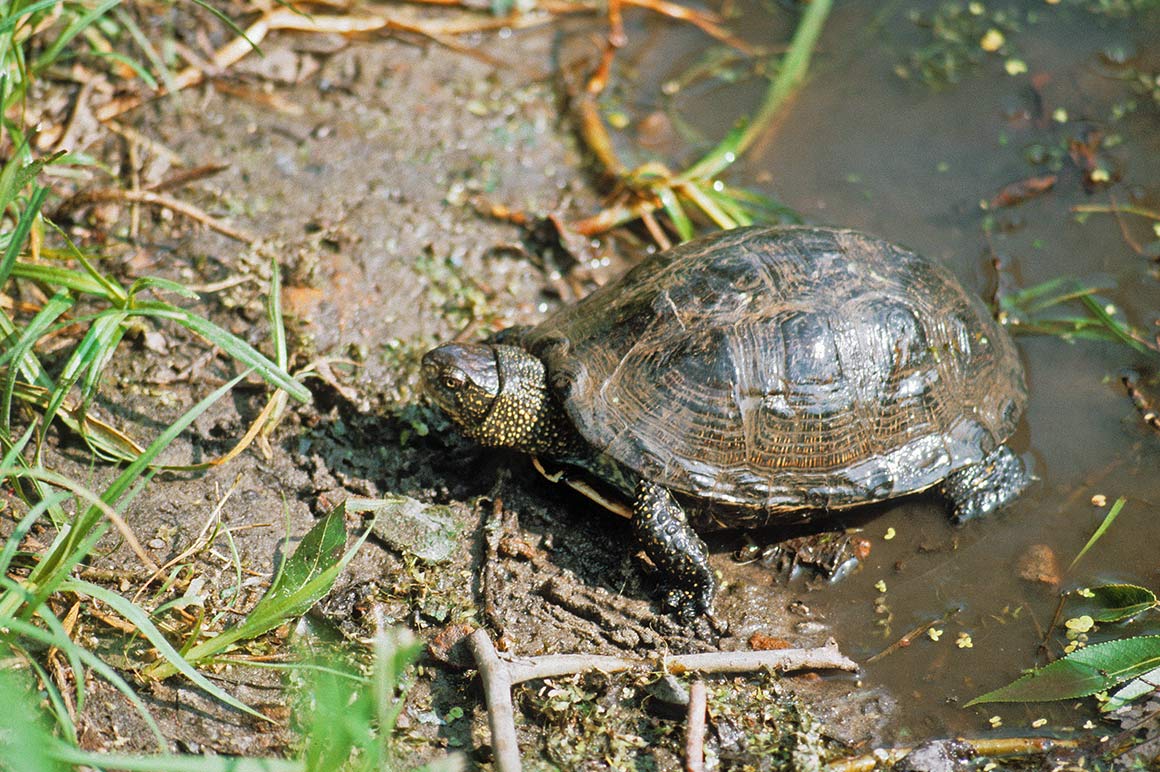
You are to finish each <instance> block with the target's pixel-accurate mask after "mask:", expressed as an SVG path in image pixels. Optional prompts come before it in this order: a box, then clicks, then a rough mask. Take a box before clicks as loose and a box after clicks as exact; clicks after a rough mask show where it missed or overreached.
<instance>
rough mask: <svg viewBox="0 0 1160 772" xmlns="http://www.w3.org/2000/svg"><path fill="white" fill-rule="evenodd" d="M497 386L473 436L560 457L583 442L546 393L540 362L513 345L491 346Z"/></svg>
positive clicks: (544, 376) (502, 445) (494, 443)
mask: <svg viewBox="0 0 1160 772" xmlns="http://www.w3.org/2000/svg"><path fill="white" fill-rule="evenodd" d="M492 350H493V351H494V353H495V359H496V366H497V368H498V370H499V373H500V383H501V388H500V391H499V394H497V395H496V397H495V399H494V402H493V403H492V406H491V410H490V411H489V412H488V414H487V416H486V417H485V418H484V419H483V421H481V422H480V423H479V425H478V427H476V428H475V429H473V430H472V431H471V436H472V437H473V439H475V440H477V441H479V442H482V443H484V444H485V445H492V446H497V447H505V448H518V449H519V450H523V451H526V452H528V453H534V454H537V455H545V456H552V457H560V456H563V455H567V454H569V453H571V452H573V451H575V450H578V449H579V448H580V447H581V446H582V445H583V442H582V441H581V440H580V438H579V436H578V435H577V434H576V432H575V430H574V429H573V428H572V426H571V424H570V423H569V422H568V420H567V417H566V416H565V415H564V411H563V410H562V409H561V408H559V407H558V406H557V405H555V400H554V399H553V398H552V396H551V395H550V394H549V393H548V385H547V376H546V374H545V372H544V364H543V362H541V361H540V360H539V359H536V358H535V357H533V356H531V355H529V354H528V353H527V352H526V351H524V350H523V349H520V348H516V347H515V346H504V345H494V346H492Z"/></svg>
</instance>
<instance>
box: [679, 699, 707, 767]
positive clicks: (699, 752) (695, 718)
mask: <svg viewBox="0 0 1160 772" xmlns="http://www.w3.org/2000/svg"><path fill="white" fill-rule="evenodd" d="M707 702H708V695H707V692H706V689H705V682H704V681H702V680H701V679H700V678H698V679H697V680H696V681H693V683H692V684H691V685H690V686H689V714H688V718H687V719H685V770H686V772H704V770H705V713H706V711H707V710H708V705H707V704H706V703H707Z"/></svg>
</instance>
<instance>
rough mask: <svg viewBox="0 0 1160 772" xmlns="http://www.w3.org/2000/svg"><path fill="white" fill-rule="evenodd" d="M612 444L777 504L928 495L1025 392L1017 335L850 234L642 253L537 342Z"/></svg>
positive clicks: (978, 452)
mask: <svg viewBox="0 0 1160 772" xmlns="http://www.w3.org/2000/svg"><path fill="white" fill-rule="evenodd" d="M523 344H524V346H525V347H526V348H527V349H528V350H529V351H530V352H532V353H533V354H535V355H537V356H538V357H540V358H541V360H542V361H543V362H544V364H545V365H546V367H547V370H548V373H549V380H550V383H551V384H552V388H553V390H554V391H555V393H556V395H557V397H558V398H559V399H560V401H561V402H562V404H563V405H564V407H565V409H566V411H567V413H568V415H569V416H570V418H571V420H572V421H573V422H574V424H575V426H576V428H577V429H578V430H579V431H580V433H581V434H582V435H583V436H584V437H585V438H586V439H587V440H588V442H589V443H591V445H592V446H593V447H594V448H595V449H596V450H597V451H598V452H600V453H604V454H607V455H608V456H610V457H612V458H613V459H615V460H617V461H619V462H620V463H621V464H623V465H625V466H627V467H628V468H629V469H631V470H633V471H635V472H637V473H638V474H640V475H642V476H643V477H645V478H646V479H650V480H653V481H656V482H658V483H661V484H662V485H665V486H667V487H669V488H670V489H672V490H675V491H677V492H680V493H683V494H686V495H688V496H693V497H696V498H700V499H707V500H710V501H713V502H720V503H724V504H728V505H732V506H737V507H746V508H759V509H763V510H765V511H768V512H777V511H786V510H793V509H803V508H811V509H813V508H837V507H845V506H852V505H856V504H862V503H866V502H869V501H877V500H881V499H887V498H891V497H894V496H900V495H904V494H907V493H912V492H915V491H919V490H922V489H924V488H927V487H929V486H931V485H933V484H935V483H937V482H938V481H940V480H942V479H943V478H944V477H946V476H947V475H948V474H949V473H951V472H953V471H955V470H956V469H960V468H962V467H964V466H967V465H969V464H973V463H975V462H978V461H979V460H981V459H982V458H983V457H984V456H985V455H986V454H988V453H990V452H991V451H992V450H993V449H994V448H995V447H997V446H998V445H999V444H1000V443H1002V442H1003V441H1004V440H1005V439H1006V438H1007V437H1008V436H1010V434H1011V433H1012V431H1013V430H1014V428H1015V424H1016V421H1017V420H1018V418H1019V415H1020V414H1021V412H1022V411H1023V408H1024V406H1025V404H1026V401H1027V390H1026V386H1025V382H1024V375H1023V368H1022V366H1021V364H1020V361H1019V356H1018V354H1017V352H1016V350H1015V347H1014V345H1013V343H1012V342H1011V339H1010V337H1009V336H1008V335H1007V333H1006V332H1005V331H1004V330H1003V329H1002V328H1001V327H1000V326H999V325H998V324H996V322H995V321H994V320H993V319H992V317H991V315H990V313H989V312H988V310H987V308H986V307H985V306H984V305H983V303H982V302H981V301H980V300H979V298H978V297H976V296H975V295H973V294H971V293H970V292H968V291H966V290H965V289H964V288H963V286H962V285H961V284H960V283H959V281H958V280H957V279H956V278H955V277H954V275H952V274H951V273H950V271H948V270H947V269H945V268H943V267H942V266H939V265H937V264H935V263H933V262H931V261H929V260H927V259H925V258H923V257H921V256H919V255H916V254H915V253H913V252H911V251H909V250H907V249H904V248H903V247H900V246H897V245H894V244H891V243H888V242H886V241H882V240H880V239H877V238H873V237H870V236H867V235H864V234H861V233H857V232H855V231H850V230H838V229H831V228H817V227H788V228H756V227H755V228H742V229H736V230H732V231H726V232H722V233H719V234H716V235H713V236H710V237H708V238H704V239H699V240H696V241H692V242H689V243H687V244H685V245H682V246H680V247H677V248H676V249H672V250H669V251H667V252H663V253H660V254H657V255H654V256H652V257H651V258H649V259H646V260H645V261H644V262H642V263H641V264H640V265H638V266H636V267H635V268H634V269H633V270H631V271H629V272H628V273H627V274H625V275H624V276H623V277H621V278H620V279H618V280H616V281H614V282H611V283H610V284H607V285H605V286H604V287H602V288H600V289H599V290H597V291H595V292H593V293H592V294H591V295H590V296H588V297H587V298H585V299H584V300H582V301H580V302H579V303H577V304H575V305H573V306H570V307H566V308H564V309H561V310H560V311H559V312H557V313H556V314H554V315H553V316H551V317H549V318H548V319H547V320H546V321H544V322H543V323H542V324H540V325H539V326H538V327H536V328H534V329H532V330H530V331H529V332H528V333H527V334H526V335H525V336H524V339H523Z"/></svg>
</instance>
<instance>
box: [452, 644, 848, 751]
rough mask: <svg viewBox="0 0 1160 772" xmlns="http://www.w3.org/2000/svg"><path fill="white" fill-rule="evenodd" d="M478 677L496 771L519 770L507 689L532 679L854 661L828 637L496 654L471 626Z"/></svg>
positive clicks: (824, 666) (812, 666) (821, 666)
mask: <svg viewBox="0 0 1160 772" xmlns="http://www.w3.org/2000/svg"><path fill="white" fill-rule="evenodd" d="M468 645H469V646H470V647H471V651H472V654H473V656H474V657H475V661H476V664H477V666H478V668H479V676H480V679H481V680H482V681H483V688H484V694H485V696H486V699H487V706H488V723H489V725H490V726H491V734H492V749H493V751H494V755H495V765H496V769H497V770H498V771H499V772H518V770H519V769H520V758H519V748H518V747H517V745H516V728H515V709H514V708H513V706H512V695H511V688H512V687H513V686H514V685H516V684H518V683H522V682H524V681H530V680H532V679H536V678H553V677H558V676H564V675H573V674H576V673H588V672H593V671H596V672H601V673H619V672H623V671H626V670H636V669H652V670H663V671H667V672H670V673H674V674H681V673H688V672H698V673H749V672H755V671H758V670H777V671H782V672H787V671H795V670H847V671H852V670H857V669H858V665H857V664H856V663H855V662H854V661H853V660H851V659H849V658H848V657H846V656H844V655H843V654H842V653H841V652H840V651H839V650H838V645H837V643H836V642H835V641H834V640H833V639H830V640H828V641H826V643H825V645H824V646H821V647H818V648H813V649H774V650H770V651H721V652H708V653H704V654H681V655H676V656H672V657H657V658H653V659H643V658H637V657H614V656H606V655H595V654H552V655H546V656H541V657H501V656H500V654H499V652H498V651H496V648H495V645H494V644H493V643H492V641H491V637H490V636H489V635H488V633H487V631H486V630H483V629H482V628H481V629H479V630H476V631H475V632H474V633H472V634H471V636H470V637H469V638H468Z"/></svg>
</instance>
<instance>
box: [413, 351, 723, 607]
mask: <svg viewBox="0 0 1160 772" xmlns="http://www.w3.org/2000/svg"><path fill="white" fill-rule="evenodd" d="M422 373H423V382H424V387H425V389H426V391H427V394H428V395H429V396H430V397H431V399H432V401H433V402H435V404H436V405H438V406H439V407H440V408H442V409H443V411H444V412H445V413H447V415H448V417H450V418H451V420H452V421H454V422H455V423H456V424H457V425H458V426H459V428H460V429H461V430H462V431H463V433H464V434H466V435H467V436H468V437H471V438H472V439H474V440H476V441H477V442H480V443H482V444H484V445H491V446H497V447H509V448H515V449H517V450H522V451H525V452H527V453H533V454H536V455H540V456H545V457H548V458H551V459H554V460H556V461H561V462H564V463H568V464H573V465H576V466H580V467H582V468H585V469H588V470H589V471H591V472H593V473H594V474H596V476H598V477H600V478H601V479H603V480H605V481H607V482H609V483H611V484H612V485H614V486H615V487H617V488H619V489H621V490H622V491H623V492H624V493H626V494H628V495H632V494H633V493H634V492H635V501H634V503H633V519H632V524H633V530H634V531H635V533H636V536H637V538H638V539H639V541H640V543H641V546H642V547H643V548H644V551H645V553H646V554H647V555H648V556H649V558H650V559H651V560H652V562H653V563H654V564H655V565H656V567H657V569H658V571H659V572H660V573H661V575H662V576H663V577H664V580H665V583H666V585H667V590H666V593H665V601H666V604H667V605H668V606H669V607H670V608H672V609H673V610H675V611H676V612H677V614H678V615H679V616H680V617H681V618H682V620H685V621H688V622H693V621H696V620H698V619H701V618H704V619H706V620H708V622H709V623H710V624H711V625H712V626H713V627H714V628H715V629H718V630H719V629H722V628H721V627H720V626H719V625H718V623H717V620H716V618H715V617H714V616H713V597H714V595H715V594H716V592H717V582H716V579H715V578H714V576H713V571H712V569H711V568H710V567H709V553H708V549H707V548H706V547H705V542H703V541H702V540H701V537H699V536H698V535H697V533H696V531H694V530H693V528H692V526H691V525H690V524H689V519H688V517H687V516H686V515H685V511H684V510H683V509H682V508H681V505H680V504H679V503H678V502H677V500H676V499H675V498H673V495H672V494H671V493H670V492H669V491H668V489H667V488H665V487H664V486H662V485H658V484H656V483H653V482H649V481H647V480H644V479H641V478H640V477H639V476H638V475H636V474H635V473H633V472H632V471H631V470H628V469H627V468H625V467H624V466H623V465H621V464H618V463H617V462H615V461H613V460H611V459H609V458H608V457H606V456H603V455H602V454H600V453H599V452H598V451H596V450H595V449H593V448H592V447H591V446H590V445H589V444H588V443H587V442H586V441H585V440H584V439H583V438H582V437H580V435H579V434H578V433H577V432H576V430H575V428H574V427H573V425H572V423H571V421H570V420H569V419H568V416H567V414H566V413H565V412H564V409H563V407H562V406H561V405H560V404H559V402H558V401H557V400H556V398H555V397H554V396H553V395H552V392H551V389H550V388H549V386H548V382H547V375H546V372H545V369H544V365H543V363H542V362H541V361H540V360H539V359H538V358H536V357H534V356H532V355H531V354H529V353H528V352H526V351H524V350H523V349H521V348H519V347H516V346H510V345H504V344H482V343H480V344H448V345H445V346H440V347H438V348H436V349H434V350H432V351H429V352H428V353H427V354H426V356H424V357H423V369H422Z"/></svg>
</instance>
